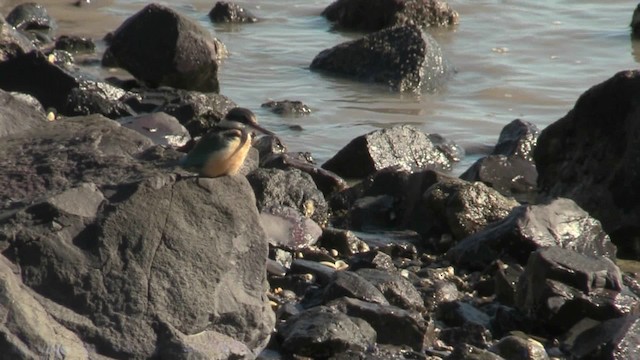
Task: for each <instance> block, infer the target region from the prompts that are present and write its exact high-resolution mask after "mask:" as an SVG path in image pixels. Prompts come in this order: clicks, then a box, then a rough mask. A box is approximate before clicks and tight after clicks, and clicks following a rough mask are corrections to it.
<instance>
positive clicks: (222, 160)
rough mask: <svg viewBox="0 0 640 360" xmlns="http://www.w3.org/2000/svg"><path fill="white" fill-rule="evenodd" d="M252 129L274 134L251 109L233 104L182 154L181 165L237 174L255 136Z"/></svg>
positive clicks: (201, 172) (206, 173) (218, 173)
mask: <svg viewBox="0 0 640 360" xmlns="http://www.w3.org/2000/svg"><path fill="white" fill-rule="evenodd" d="M252 130H257V131H259V132H261V133H263V134H267V135H275V134H274V133H273V132H271V131H269V130H267V129H265V128H263V127H261V126H260V125H258V121H257V120H256V116H255V115H254V114H253V112H252V111H251V110H249V109H245V108H241V107H236V108H233V109H231V110H229V112H228V113H227V115H225V117H224V118H223V119H222V120H221V121H220V122H219V123H218V124H216V126H215V127H214V128H213V129H212V130H211V131H209V132H208V133H206V134H205V135H204V136H202V138H201V139H200V141H198V143H197V144H196V145H195V146H194V147H193V149H192V150H191V151H189V153H188V154H187V155H186V156H185V157H184V158H182V160H181V162H180V165H182V167H183V168H185V169H187V170H189V171H193V172H197V173H198V174H199V175H200V176H203V177H218V176H223V175H234V174H236V173H238V170H240V167H242V164H243V163H244V159H245V158H246V157H247V153H248V152H249V148H251V142H252V140H253V137H254V136H255V133H254V132H253V131H252Z"/></svg>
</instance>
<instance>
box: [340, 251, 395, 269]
mask: <svg viewBox="0 0 640 360" xmlns="http://www.w3.org/2000/svg"><path fill="white" fill-rule="evenodd" d="M349 266H350V268H351V269H352V270H357V269H361V268H371V269H382V270H386V271H396V270H397V269H396V266H395V265H394V264H393V260H392V259H391V256H389V255H388V254H385V253H383V252H382V251H378V250H373V251H367V252H364V253H359V254H356V255H355V256H352V257H351V258H350V259H349Z"/></svg>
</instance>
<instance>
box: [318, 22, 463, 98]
mask: <svg viewBox="0 0 640 360" xmlns="http://www.w3.org/2000/svg"><path fill="white" fill-rule="evenodd" d="M311 70H318V71H323V72H326V73H330V74H335V75H341V76H346V77H349V78H354V79H357V80H360V81H366V82H375V83H381V84H385V85H388V86H389V87H390V88H391V89H393V90H396V91H413V92H421V91H423V90H426V91H432V90H435V89H436V88H437V87H438V86H439V85H440V84H441V83H443V82H444V81H445V80H446V79H447V77H448V76H449V74H450V71H451V70H450V66H449V65H448V62H447V60H446V59H445V58H444V55H443V54H442V50H441V49H440V45H438V43H437V42H436V40H435V39H434V38H432V37H431V36H430V35H428V34H426V33H425V32H424V31H422V29H421V28H420V27H419V26H417V25H403V26H396V27H393V28H388V29H384V30H380V31H378V32H375V33H373V34H369V35H366V36H365V37H363V38H360V39H357V40H353V41H349V42H345V43H342V44H339V45H336V46H334V47H332V48H330V49H326V50H323V51H322V52H320V53H319V54H318V55H316V57H315V58H314V59H313V61H312V62H311Z"/></svg>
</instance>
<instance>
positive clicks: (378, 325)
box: [327, 297, 430, 351]
mask: <svg viewBox="0 0 640 360" xmlns="http://www.w3.org/2000/svg"><path fill="white" fill-rule="evenodd" d="M327 306H329V307H332V308H336V309H339V310H340V311H342V312H344V313H346V314H347V315H349V316H351V317H357V318H360V319H363V320H365V321H366V322H367V323H369V324H370V325H371V326H372V327H373V328H374V329H375V330H376V333H377V342H379V343H381V344H392V345H407V346H409V347H411V348H412V349H414V350H416V351H421V350H422V349H423V347H424V346H425V345H426V346H429V345H430V344H425V336H426V335H427V332H428V331H429V329H428V328H427V324H426V323H425V321H424V320H423V319H422V317H421V316H420V314H418V313H414V312H409V311H406V310H403V309H400V308H398V307H395V306H392V305H387V304H374V303H371V302H366V301H362V300H358V299H352V298H347V297H343V298H339V299H336V300H334V301H332V302H330V303H329V304H327Z"/></svg>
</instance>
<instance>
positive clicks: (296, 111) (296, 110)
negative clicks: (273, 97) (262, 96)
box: [261, 100, 311, 116]
mask: <svg viewBox="0 0 640 360" xmlns="http://www.w3.org/2000/svg"><path fill="white" fill-rule="evenodd" d="M261 106H262V107H264V108H268V109H269V110H271V111H272V112H274V113H276V114H279V115H285V116H292V115H297V116H300V115H308V114H311V109H310V108H309V107H308V106H307V105H305V104H303V103H302V101H294V100H281V101H267V102H266V103H263V104H262V105H261Z"/></svg>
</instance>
